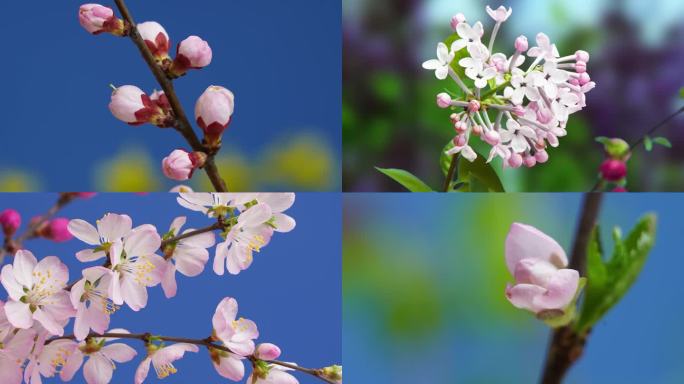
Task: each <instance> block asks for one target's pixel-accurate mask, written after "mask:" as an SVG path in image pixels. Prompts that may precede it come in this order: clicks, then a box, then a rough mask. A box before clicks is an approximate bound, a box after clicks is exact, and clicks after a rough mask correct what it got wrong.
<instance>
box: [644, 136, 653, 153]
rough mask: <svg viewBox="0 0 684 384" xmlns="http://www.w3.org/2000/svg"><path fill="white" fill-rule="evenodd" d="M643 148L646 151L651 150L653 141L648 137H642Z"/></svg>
mask: <svg viewBox="0 0 684 384" xmlns="http://www.w3.org/2000/svg"><path fill="white" fill-rule="evenodd" d="M644 148H646V150H647V151H650V150H651V149H653V141H652V140H651V137H650V136H644Z"/></svg>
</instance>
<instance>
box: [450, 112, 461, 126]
mask: <svg viewBox="0 0 684 384" xmlns="http://www.w3.org/2000/svg"><path fill="white" fill-rule="evenodd" d="M449 119H451V122H452V123H454V124H456V123H458V122H459V120H461V114H459V113H452V114H451V115H450V116H449Z"/></svg>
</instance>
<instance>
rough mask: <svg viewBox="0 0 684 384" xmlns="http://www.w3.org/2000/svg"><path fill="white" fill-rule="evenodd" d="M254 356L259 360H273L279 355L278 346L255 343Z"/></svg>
mask: <svg viewBox="0 0 684 384" xmlns="http://www.w3.org/2000/svg"><path fill="white" fill-rule="evenodd" d="M254 356H255V357H256V358H257V359H260V360H275V359H277V358H278V357H279V356H280V348H278V346H277V345H275V344H271V343H262V344H259V345H257V347H256V352H255V353H254Z"/></svg>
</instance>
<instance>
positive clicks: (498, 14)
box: [485, 5, 513, 23]
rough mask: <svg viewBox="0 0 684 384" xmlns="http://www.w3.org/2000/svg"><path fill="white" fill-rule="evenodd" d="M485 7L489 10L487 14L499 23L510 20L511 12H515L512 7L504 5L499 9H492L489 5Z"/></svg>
mask: <svg viewBox="0 0 684 384" xmlns="http://www.w3.org/2000/svg"><path fill="white" fill-rule="evenodd" d="M485 9H486V10H487V14H488V15H489V16H490V17H491V18H492V19H494V21H496V22H497V23H503V22H504V21H506V20H508V18H509V17H510V16H511V13H513V9H512V8H510V7H509V8H508V9H506V7H504V6H503V5H500V6H499V8H497V9H492V8H490V7H489V5H488V6H487V7H486V8H485Z"/></svg>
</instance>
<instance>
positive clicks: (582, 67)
mask: <svg viewBox="0 0 684 384" xmlns="http://www.w3.org/2000/svg"><path fill="white" fill-rule="evenodd" d="M575 71H577V73H584V72H586V71H587V63H585V62H584V61H578V62H576V63H575Z"/></svg>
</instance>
